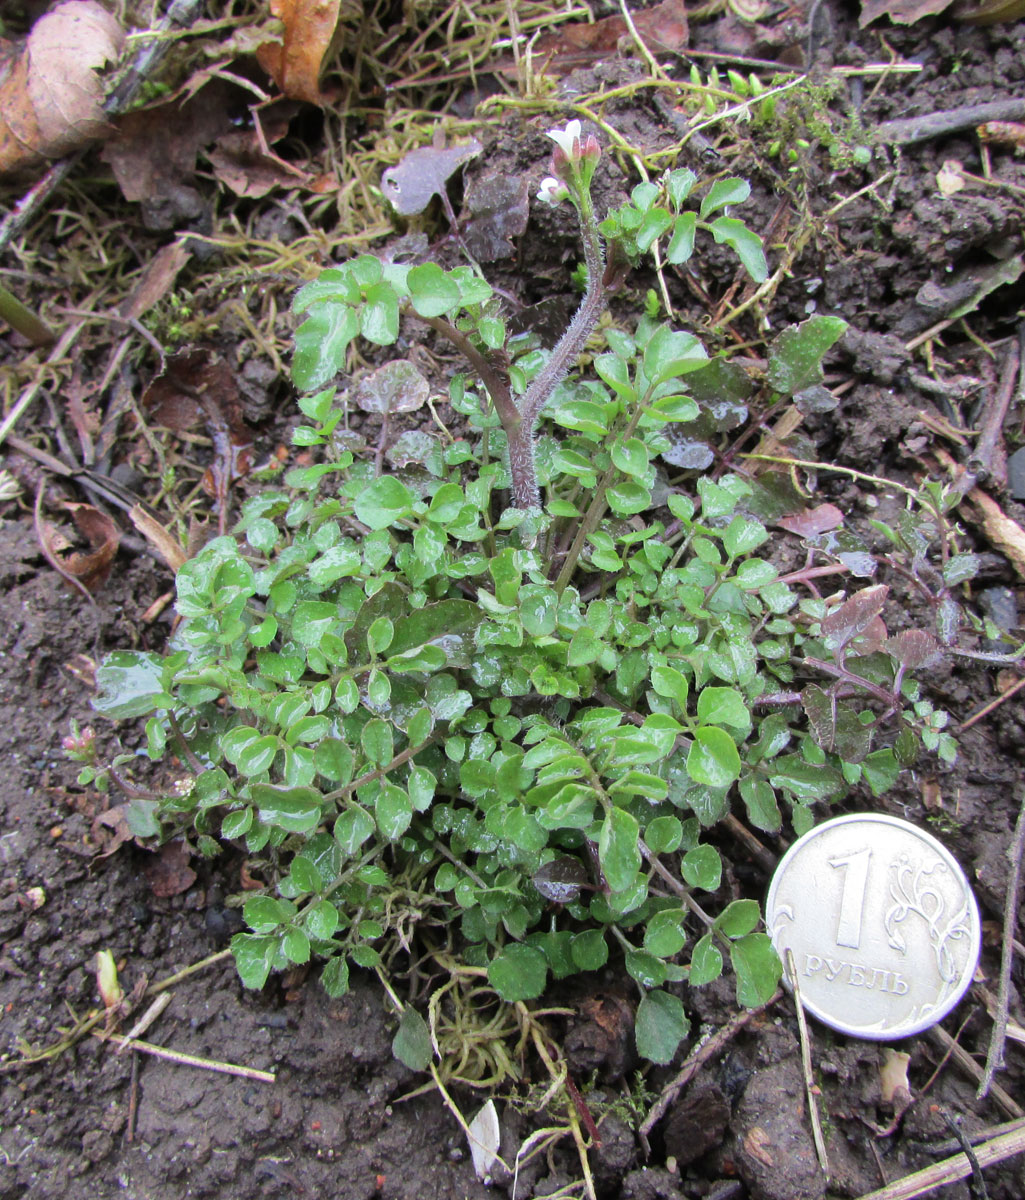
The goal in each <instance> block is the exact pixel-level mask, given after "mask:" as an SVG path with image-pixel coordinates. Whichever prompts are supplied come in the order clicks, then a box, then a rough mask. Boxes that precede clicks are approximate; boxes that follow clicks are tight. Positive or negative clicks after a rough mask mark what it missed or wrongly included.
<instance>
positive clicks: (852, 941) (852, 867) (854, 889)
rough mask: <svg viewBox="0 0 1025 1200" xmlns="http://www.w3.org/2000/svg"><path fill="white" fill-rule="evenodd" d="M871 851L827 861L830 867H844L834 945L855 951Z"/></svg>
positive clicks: (859, 931) (856, 851) (858, 852)
mask: <svg viewBox="0 0 1025 1200" xmlns="http://www.w3.org/2000/svg"><path fill="white" fill-rule="evenodd" d="M871 857H872V851H871V850H868V849H865V850H852V851H851V853H850V854H838V855H837V856H836V858H830V859H828V860H827V861H828V862H829V865H830V866H831V867H845V868H846V869H845V871H844V877H843V895H842V896H841V898H840V919H839V920H838V921H837V923H836V944H837V945H838V946H849V947H850V948H851V949H852V950H857V949H858V947H859V946H860V945H861V914H862V911H863V909H864V906H865V884H866V883H867V882H868V864H869V860H870V859H871Z"/></svg>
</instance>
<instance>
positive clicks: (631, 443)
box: [611, 438, 649, 479]
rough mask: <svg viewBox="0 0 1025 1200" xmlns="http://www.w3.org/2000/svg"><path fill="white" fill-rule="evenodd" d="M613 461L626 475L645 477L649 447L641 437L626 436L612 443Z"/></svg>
mask: <svg viewBox="0 0 1025 1200" xmlns="http://www.w3.org/2000/svg"><path fill="white" fill-rule="evenodd" d="M611 454H612V461H613V463H614V464H615V465H616V466H617V467H618V468H619V470H620V471H622V472H623V474H624V475H634V476H637V477H639V478H642V479H643V478H645V477H646V476H647V473H648V465H649V462H648V448H647V446H645V444H644V443H643V442H642V441H641V439H640V438H626V439H625V440H624V441H620V440H617V441H615V442H613V443H612V450H611Z"/></svg>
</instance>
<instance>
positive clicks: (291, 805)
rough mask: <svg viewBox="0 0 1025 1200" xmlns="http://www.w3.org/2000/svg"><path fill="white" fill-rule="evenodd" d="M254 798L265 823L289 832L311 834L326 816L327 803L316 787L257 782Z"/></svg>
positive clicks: (254, 788)
mask: <svg viewBox="0 0 1025 1200" xmlns="http://www.w3.org/2000/svg"><path fill="white" fill-rule="evenodd" d="M252 799H253V803H254V804H255V805H256V806H257V808H258V809H259V814H260V820H261V821H263V822H264V824H266V825H276V826H277V827H278V828H279V829H286V830H288V832H289V833H310V832H311V831H312V830H314V829H316V827H317V826H318V825H319V824H320V822H321V818H322V817H323V811H324V810H323V800H322V797H321V795H320V792H318V791H317V790H316V788H311V787H283V786H279V785H278V784H273V783H254V784H253V787H252Z"/></svg>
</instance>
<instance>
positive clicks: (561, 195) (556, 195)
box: [537, 175, 569, 207]
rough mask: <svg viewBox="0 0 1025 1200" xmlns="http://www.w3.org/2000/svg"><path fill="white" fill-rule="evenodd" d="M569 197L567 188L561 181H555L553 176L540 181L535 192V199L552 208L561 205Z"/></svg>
mask: <svg viewBox="0 0 1025 1200" xmlns="http://www.w3.org/2000/svg"><path fill="white" fill-rule="evenodd" d="M568 195H569V188H567V187H566V185H565V184H564V183H563V182H562V180H561V179H556V178H555V177H554V176H553V175H548V176H547V177H546V178H544V179H542V180H541V186H540V187H539V188H538V190H537V198H538V199H539V200H543V201H544V202H545V204H551V205H552V206H553V207H554V206H555V205H556V204H561V203H562V202H563V200H565V199H566V197H567V196H568Z"/></svg>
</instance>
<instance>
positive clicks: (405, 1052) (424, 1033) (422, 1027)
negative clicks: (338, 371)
mask: <svg viewBox="0 0 1025 1200" xmlns="http://www.w3.org/2000/svg"><path fill="white" fill-rule="evenodd" d="M419 269H420V268H418V267H414V270H419ZM412 273H413V272H412V271H411V272H410V274H412ZM391 1049H392V1054H394V1055H395V1057H396V1058H397V1059H398V1060H399V1062H400V1063H402V1064H403V1065H404V1066H407V1067H409V1069H410V1070H411V1071H426V1070H427V1069H428V1067H430V1065H431V1056H432V1054H433V1049H432V1047H431V1033H430V1030H429V1029H428V1028H427V1022H426V1021H425V1020H424V1019H423V1017H422V1016H420V1014H419V1013H418V1012H417V1011H416V1009H415V1008H414V1007H413V1006H412V1005H411V1004H407V1005H406V1007H405V1008H404V1009H403V1010H402V1016H401V1018H400V1019H399V1027H398V1030H397V1031H396V1033H395V1036H394V1038H392V1044H391Z"/></svg>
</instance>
